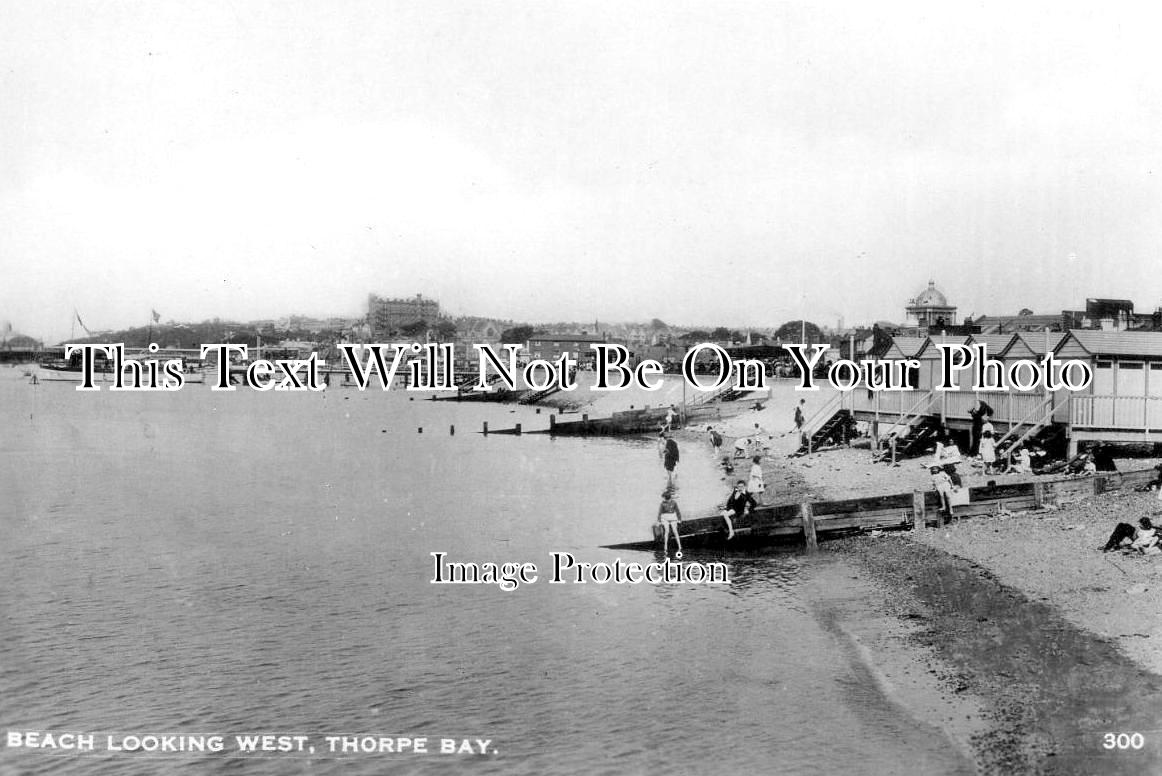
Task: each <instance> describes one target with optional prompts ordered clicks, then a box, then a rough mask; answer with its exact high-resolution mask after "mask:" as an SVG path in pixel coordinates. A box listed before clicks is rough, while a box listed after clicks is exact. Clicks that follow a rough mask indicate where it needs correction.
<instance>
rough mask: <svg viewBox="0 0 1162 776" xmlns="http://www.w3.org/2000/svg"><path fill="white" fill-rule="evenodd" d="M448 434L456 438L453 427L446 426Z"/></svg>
mask: <svg viewBox="0 0 1162 776" xmlns="http://www.w3.org/2000/svg"><path fill="white" fill-rule="evenodd" d="M448 434H449V435H451V436H456V427H455V426H448Z"/></svg>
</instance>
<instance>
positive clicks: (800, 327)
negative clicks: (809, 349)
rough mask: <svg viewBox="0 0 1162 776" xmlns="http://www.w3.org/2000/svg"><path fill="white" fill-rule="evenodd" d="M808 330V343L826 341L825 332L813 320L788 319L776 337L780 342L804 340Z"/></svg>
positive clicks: (776, 333)
mask: <svg viewBox="0 0 1162 776" xmlns="http://www.w3.org/2000/svg"><path fill="white" fill-rule="evenodd" d="M804 330H805V331H806V335H807V336H806V339H807V341H806V343H804V344H807V345H814V344H816V343H822V342H826V340H825V339H824V338H823V332H822V331H820V330H819V327H818V326H816V325H815V324H813V323H811V321H787V322H786V323H784V324H783V325H782V326H780V327H779V328H778V330H777V331H776V332H775V339H776V340H778V341H779V342H802V340H803V338H804V337H803V334H804Z"/></svg>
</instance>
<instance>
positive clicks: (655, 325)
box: [650, 318, 670, 331]
mask: <svg viewBox="0 0 1162 776" xmlns="http://www.w3.org/2000/svg"><path fill="white" fill-rule="evenodd" d="M650 328H651V329H653V330H654V331H661V330H662V329H668V328H670V326H669V324H667V323H666V322H665V321H663V320H661V319H660V318H654V319H653V320H652V321H650Z"/></svg>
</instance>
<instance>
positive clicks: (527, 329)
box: [500, 325, 536, 344]
mask: <svg viewBox="0 0 1162 776" xmlns="http://www.w3.org/2000/svg"><path fill="white" fill-rule="evenodd" d="M535 333H536V332H535V330H534V329H533V327H532V326H525V325H521V326H513V327H512V328H511V329H505V330H504V331H502V332H501V333H500V341H501V342H508V343H513V344H515V343H518V342H528V340H529V337H531V336H533V334H535Z"/></svg>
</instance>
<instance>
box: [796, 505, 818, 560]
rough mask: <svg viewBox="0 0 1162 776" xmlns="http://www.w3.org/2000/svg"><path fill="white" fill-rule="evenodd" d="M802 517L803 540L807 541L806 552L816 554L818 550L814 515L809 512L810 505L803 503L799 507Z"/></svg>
mask: <svg viewBox="0 0 1162 776" xmlns="http://www.w3.org/2000/svg"><path fill="white" fill-rule="evenodd" d="M799 510H800V514H801V515H802V517H803V538H804V539H806V540H807V552H816V551H818V549H819V540H818V539H817V538H816V537H815V513H814V512H813V511H812V510H811V503H810V502H809V501H804V502H803V503H802V504H800V505H799Z"/></svg>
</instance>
